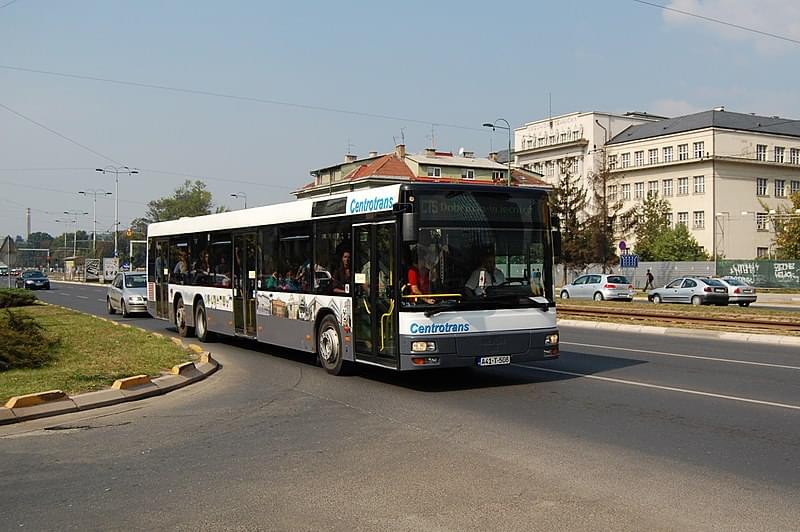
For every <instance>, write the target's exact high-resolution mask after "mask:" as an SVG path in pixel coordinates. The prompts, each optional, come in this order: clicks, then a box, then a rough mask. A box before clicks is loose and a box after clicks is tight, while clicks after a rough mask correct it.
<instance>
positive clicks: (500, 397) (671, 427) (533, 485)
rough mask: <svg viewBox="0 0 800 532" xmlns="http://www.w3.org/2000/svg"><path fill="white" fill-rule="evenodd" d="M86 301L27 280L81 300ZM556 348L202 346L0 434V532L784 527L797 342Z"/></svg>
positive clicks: (797, 385)
mask: <svg viewBox="0 0 800 532" xmlns="http://www.w3.org/2000/svg"><path fill="white" fill-rule="evenodd" d="M103 295H104V291H103V290H102V289H100V288H97V287H79V286H74V285H65V284H56V283H54V289H53V290H51V291H50V292H42V293H41V296H42V298H43V299H45V300H47V301H53V302H58V303H60V304H64V305H68V306H73V307H75V308H79V309H81V310H85V311H90V312H95V313H98V314H101V313H104V312H105V309H104V303H103V301H104V299H103ZM117 319H121V318H117ZM126 321H130V322H135V323H136V324H137V325H140V326H143V327H147V328H152V329H154V330H159V331H162V332H164V331H165V330H166V329H167V327H168V326H169V324H167V323H166V322H163V321H158V320H152V319H147V318H130V319H128V320H126ZM166 332H169V330H166ZM562 342H563V344H562V357H561V358H560V359H559V360H556V361H552V362H547V363H539V364H533V365H531V366H529V367H527V366H513V367H504V368H495V369H488V370H486V369H484V370H477V369H475V370H459V371H451V372H429V373H415V374H396V373H391V372H384V371H380V370H377V369H374V368H361V369H360V370H359V371H357V372H356V374H355V375H354V376H351V377H338V378H337V377H331V376H329V375H327V374H326V373H325V372H324V371H323V370H322V369H321V368H318V367H316V366H315V365H314V364H313V359H312V358H311V357H310V356H308V355H304V354H302V353H296V352H292V351H287V350H279V349H274V348H269V347H265V346H258V345H252V344H250V343H247V342H238V341H234V340H231V341H227V342H221V343H215V344H209V346H210V349H211V351H212V352H213V353H214V355H215V356H216V358H218V359H219V360H220V361H221V362H222V363H223V365H224V367H223V369H222V370H221V371H219V372H218V373H216V374H215V375H213V376H212V377H210V378H209V379H207V380H206V381H204V382H202V383H200V384H197V385H193V386H190V387H188V388H185V389H182V390H178V391H176V392H173V393H170V394H169V395H166V396H163V397H157V398H152V399H147V400H144V401H140V402H136V403H128V404H125V405H119V406H116V407H109V408H105V409H99V410H95V411H91V412H84V413H79V414H70V415H67V416H63V417H60V418H51V419H49V420H37V421H31V422H27V423H21V424H17V425H12V426H6V427H0V493H2V496H0V529H3V530H10V529H20V528H23V529H28V530H30V529H34V530H38V529H49V530H54V529H59V530H69V529H80V530H87V529H95V530H101V529H103V530H109V529H131V528H135V529H145V528H147V529H153V528H156V529H163V528H171V529H180V530H190V529H192V530H194V529H198V528H204V529H226V530H229V529H278V530H287V529H292V530H312V529H314V530H316V529H339V530H353V529H360V530H375V529H393V530H467V529H472V530H563V529H569V530H598V529H614V530H644V529H648V530H687V529H689V530H731V529H736V530H792V529H795V530H796V529H798V527H799V526H800V525H798V523H800V504H799V503H800V452H798V449H800V379H798V377H799V376H800V352H797V349H796V348H781V347H777V346H767V345H763V344H752V343H749V344H739V343H732V342H722V341H719V340H715V339H710V338H704V337H703V335H702V333H698V334H696V335H695V337H694V338H685V337H678V336H651V335H645V334H629V335H624V336H622V335H618V334H616V333H611V332H608V333H606V332H603V331H597V330H591V331H590V330H583V329H577V328H562Z"/></svg>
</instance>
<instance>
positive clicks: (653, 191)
mask: <svg viewBox="0 0 800 532" xmlns="http://www.w3.org/2000/svg"><path fill="white" fill-rule="evenodd" d="M647 196H648V197H652V198H655V197H656V196H658V181H648V182H647Z"/></svg>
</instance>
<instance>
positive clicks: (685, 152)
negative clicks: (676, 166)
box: [678, 144, 689, 161]
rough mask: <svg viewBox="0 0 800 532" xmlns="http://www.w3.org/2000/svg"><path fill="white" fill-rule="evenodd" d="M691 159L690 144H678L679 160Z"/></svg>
mask: <svg viewBox="0 0 800 532" xmlns="http://www.w3.org/2000/svg"><path fill="white" fill-rule="evenodd" d="M688 159H689V145H688V144H678V160H679V161H686V160H688Z"/></svg>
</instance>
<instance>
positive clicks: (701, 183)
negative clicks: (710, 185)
mask: <svg viewBox="0 0 800 532" xmlns="http://www.w3.org/2000/svg"><path fill="white" fill-rule="evenodd" d="M694 193H695V194H705V193H706V178H705V176H701V175H696V176H694Z"/></svg>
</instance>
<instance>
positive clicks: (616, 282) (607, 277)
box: [560, 273, 635, 301]
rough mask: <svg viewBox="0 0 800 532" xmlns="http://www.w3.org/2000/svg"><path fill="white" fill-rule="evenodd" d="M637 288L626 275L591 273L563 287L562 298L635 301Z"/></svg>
mask: <svg viewBox="0 0 800 532" xmlns="http://www.w3.org/2000/svg"><path fill="white" fill-rule="evenodd" d="M634 293H635V290H634V288H633V285H632V284H631V283H630V281H628V278H627V277H625V276H624V275H617V274H605V273H603V274H600V273H590V274H588V275H581V276H580V277H578V278H577V279H575V280H574V281H572V282H571V283H570V284H567V285H564V286H562V287H561V292H560V294H561V299H569V298H575V299H581V298H583V299H594V300H595V301H603V300H604V299H621V300H624V301H633V295H634Z"/></svg>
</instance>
